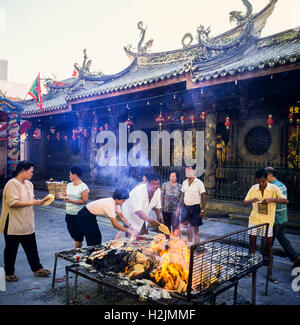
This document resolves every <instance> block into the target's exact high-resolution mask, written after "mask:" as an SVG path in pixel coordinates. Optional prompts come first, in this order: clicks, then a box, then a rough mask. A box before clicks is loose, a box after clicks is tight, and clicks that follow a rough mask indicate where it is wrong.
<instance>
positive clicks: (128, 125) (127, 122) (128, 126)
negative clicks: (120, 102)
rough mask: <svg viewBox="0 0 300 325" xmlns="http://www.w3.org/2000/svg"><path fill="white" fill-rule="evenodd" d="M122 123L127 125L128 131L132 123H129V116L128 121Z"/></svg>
mask: <svg viewBox="0 0 300 325" xmlns="http://www.w3.org/2000/svg"><path fill="white" fill-rule="evenodd" d="M124 123H125V124H126V125H127V128H128V129H130V127H131V126H133V122H132V121H131V119H130V117H129V116H128V119H127V120H126V121H125V122H124Z"/></svg>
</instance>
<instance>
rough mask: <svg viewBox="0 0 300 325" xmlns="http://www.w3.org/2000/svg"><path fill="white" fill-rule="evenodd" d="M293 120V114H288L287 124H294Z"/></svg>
mask: <svg viewBox="0 0 300 325" xmlns="http://www.w3.org/2000/svg"><path fill="white" fill-rule="evenodd" d="M294 118H295V116H294V114H292V113H290V114H289V117H288V119H289V123H290V124H293V122H294Z"/></svg>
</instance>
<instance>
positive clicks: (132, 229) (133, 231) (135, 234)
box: [128, 227, 139, 238]
mask: <svg viewBox="0 0 300 325" xmlns="http://www.w3.org/2000/svg"><path fill="white" fill-rule="evenodd" d="M128 231H129V233H130V235H131V236H133V237H134V238H136V237H137V236H138V235H139V232H138V231H137V230H135V229H134V228H132V227H129V228H128Z"/></svg>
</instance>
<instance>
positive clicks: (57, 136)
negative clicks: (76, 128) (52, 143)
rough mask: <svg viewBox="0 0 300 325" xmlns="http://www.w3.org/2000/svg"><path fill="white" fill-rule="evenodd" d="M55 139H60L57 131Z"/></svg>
mask: <svg viewBox="0 0 300 325" xmlns="http://www.w3.org/2000/svg"><path fill="white" fill-rule="evenodd" d="M56 140H57V141H59V140H60V133H59V132H57V133H56Z"/></svg>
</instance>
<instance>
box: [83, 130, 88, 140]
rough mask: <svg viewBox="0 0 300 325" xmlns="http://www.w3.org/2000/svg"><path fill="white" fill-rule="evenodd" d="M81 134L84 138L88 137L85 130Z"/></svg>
mask: <svg viewBox="0 0 300 325" xmlns="http://www.w3.org/2000/svg"><path fill="white" fill-rule="evenodd" d="M82 134H83V136H84V137H85V138H86V137H87V136H88V133H87V130H86V129H84V130H83V133H82Z"/></svg>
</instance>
